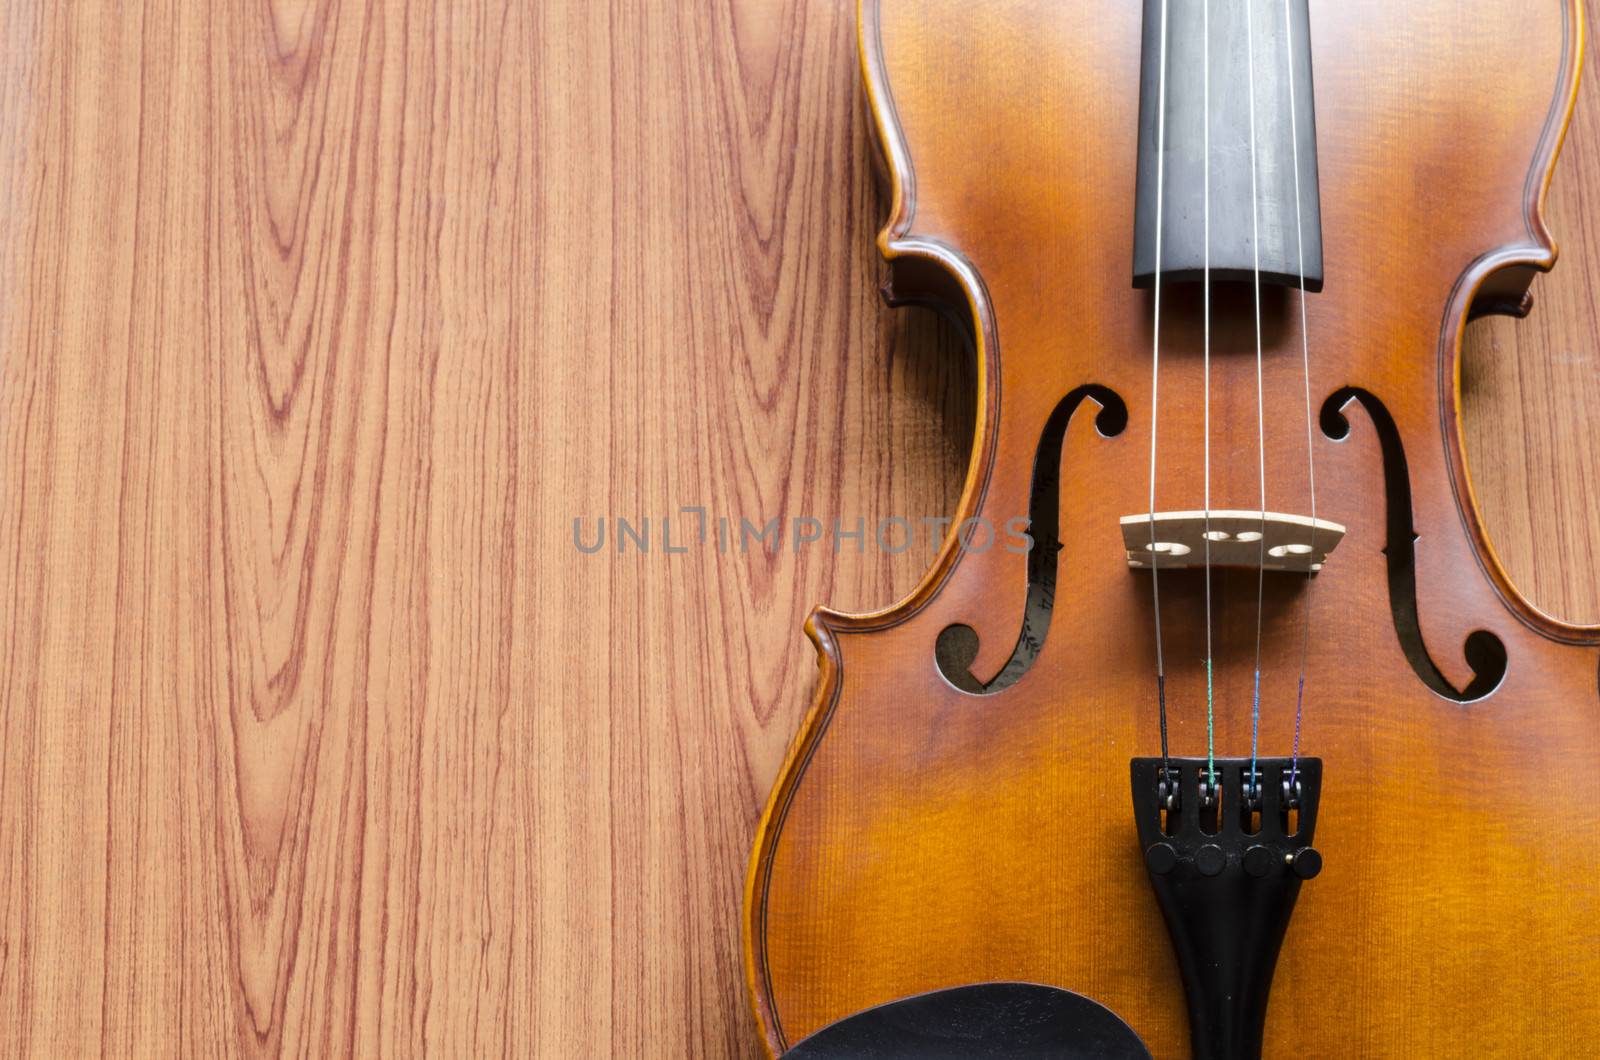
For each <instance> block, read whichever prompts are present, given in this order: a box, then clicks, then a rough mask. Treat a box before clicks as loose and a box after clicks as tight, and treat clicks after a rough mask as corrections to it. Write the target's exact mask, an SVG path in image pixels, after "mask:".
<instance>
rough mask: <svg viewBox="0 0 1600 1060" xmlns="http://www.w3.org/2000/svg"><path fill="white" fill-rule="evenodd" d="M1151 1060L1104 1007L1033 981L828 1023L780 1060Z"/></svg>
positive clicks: (959, 990) (899, 1004) (937, 996)
mask: <svg viewBox="0 0 1600 1060" xmlns="http://www.w3.org/2000/svg"><path fill="white" fill-rule="evenodd" d="M1046 1058H1048V1060H1150V1050H1148V1049H1146V1048H1145V1047H1144V1043H1143V1042H1142V1041H1140V1040H1139V1036H1138V1035H1137V1034H1135V1033H1133V1029H1132V1028H1131V1027H1129V1026H1128V1025H1127V1024H1126V1023H1124V1022H1122V1020H1121V1019H1119V1018H1118V1017H1117V1015H1116V1014H1115V1013H1114V1012H1112V1011H1111V1010H1110V1009H1108V1008H1106V1007H1105V1006H1104V1005H1100V1004H1097V1003H1096V1002H1093V1001H1090V1000H1089V999H1088V998H1086V997H1084V996H1082V995H1081V994H1074V993H1072V992H1071V991H1070V990H1058V989H1057V988H1055V987H1053V986H1038V985H1035V984H1033V983H978V984H975V985H972V986H958V987H952V988H951V989H949V990H936V991H934V992H933V993H931V994H918V995H917V996H915V997H908V998H903V999H901V1000H899V1001H891V1002H889V1003H888V1004H886V1005H879V1006H877V1007H876V1008H869V1009H867V1010H866V1011H864V1012H858V1013H856V1014H855V1015H853V1016H846V1017H845V1018H844V1019H842V1020H840V1021H839V1022H837V1023H831V1024H829V1025H828V1026H826V1027H824V1028H822V1029H821V1030H820V1031H818V1032H817V1033H815V1034H813V1035H811V1037H809V1038H807V1039H805V1040H804V1041H802V1042H800V1043H799V1044H798V1045H796V1046H795V1047H794V1048H793V1049H790V1050H789V1051H788V1052H787V1053H785V1054H784V1060H1046Z"/></svg>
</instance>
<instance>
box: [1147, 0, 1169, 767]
mask: <svg viewBox="0 0 1600 1060" xmlns="http://www.w3.org/2000/svg"><path fill="white" fill-rule="evenodd" d="M1168 3H1169V0H1161V48H1160V71H1159V72H1158V73H1157V75H1156V84H1157V89H1156V263H1155V266H1156V267H1155V278H1154V286H1155V313H1154V337H1153V339H1152V344H1151V353H1150V592H1151V596H1152V597H1153V600H1154V605H1155V608H1154V610H1155V632H1156V701H1157V704H1158V705H1159V709H1160V712H1161V769H1162V773H1161V775H1162V778H1163V779H1166V778H1167V777H1169V776H1170V775H1171V765H1172V761H1171V755H1170V754H1169V752H1168V749H1167V666H1166V659H1165V657H1164V655H1163V653H1162V648H1161V581H1160V578H1161V570H1160V568H1161V555H1160V553H1159V552H1157V551H1156V425H1157V423H1158V422H1159V421H1160V416H1159V412H1160V408H1161V390H1160V387H1161V229H1162V224H1163V220H1162V200H1163V199H1164V198H1165V182H1166V152H1167V8H1168Z"/></svg>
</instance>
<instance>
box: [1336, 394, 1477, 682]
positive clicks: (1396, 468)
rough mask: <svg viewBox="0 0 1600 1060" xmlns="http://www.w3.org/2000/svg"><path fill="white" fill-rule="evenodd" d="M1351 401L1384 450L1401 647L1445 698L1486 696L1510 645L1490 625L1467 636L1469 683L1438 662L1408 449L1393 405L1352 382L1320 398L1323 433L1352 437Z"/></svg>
mask: <svg viewBox="0 0 1600 1060" xmlns="http://www.w3.org/2000/svg"><path fill="white" fill-rule="evenodd" d="M1351 401H1357V402H1360V403H1361V407H1362V408H1364V409H1366V410H1367V417H1368V418H1369V419H1370V420H1371V421H1372V426H1373V428H1374V429H1376V431H1377V432H1378V444H1379V445H1380V446H1381V447H1382V450H1383V483H1384V494H1385V505H1386V524H1387V528H1386V532H1385V541H1384V547H1383V553H1384V555H1385V556H1386V557H1388V561H1389V610H1390V612H1391V614H1392V615H1393V617H1394V629H1395V633H1396V634H1397V635H1398V636H1399V638H1400V648H1401V650H1402V651H1403V652H1405V656H1406V661H1408V662H1409V663H1410V664H1411V669H1412V670H1413V671H1415V672H1416V675H1417V677H1418V678H1420V679H1421V681H1422V683H1423V684H1425V685H1427V686H1428V687H1429V688H1430V689H1432V690H1433V691H1434V692H1436V693H1438V694H1439V695H1441V696H1443V697H1444V698H1445V699H1449V700H1453V701H1454V702H1456V703H1470V702H1472V701H1474V700H1478V699H1483V698H1484V697H1486V696H1488V695H1489V694H1490V693H1492V692H1493V691H1494V690H1495V689H1496V688H1498V687H1500V682H1501V681H1502V680H1504V679H1505V676H1506V666H1507V657H1506V646H1505V644H1504V643H1503V642H1502V641H1501V640H1500V638H1499V637H1497V636H1495V635H1494V634H1493V633H1490V632H1489V631H1488V630H1486V629H1480V630H1477V631H1475V632H1473V633H1472V634H1470V635H1469V636H1468V637H1467V640H1466V644H1465V645H1464V647H1463V651H1462V654H1463V655H1464V656H1465V658H1466V662H1467V665H1468V666H1469V667H1471V668H1472V680H1471V681H1469V682H1467V686H1466V687H1465V688H1460V689H1458V688H1456V687H1455V686H1454V685H1452V684H1451V683H1450V682H1449V681H1448V680H1446V679H1445V676H1444V674H1443V673H1442V672H1441V671H1440V669H1439V667H1438V666H1437V665H1435V664H1434V661H1433V657H1432V656H1430V655H1429V654H1428V648H1427V645H1425V644H1424V643H1423V642H1422V627H1421V625H1420V624H1419V622H1418V620H1417V566H1416V541H1417V532H1416V529H1415V528H1414V527H1413V526H1412V522H1411V515H1412V509H1411V472H1410V470H1409V469H1408V468H1407V466H1406V454H1405V449H1404V448H1403V447H1402V446H1401V444H1400V430H1399V428H1398V427H1396V426H1395V422H1394V417H1393V416H1391V415H1389V410H1388V409H1387V408H1385V407H1384V404H1383V402H1382V401H1379V400H1378V398H1377V397H1376V396H1375V395H1374V394H1373V393H1372V392H1371V391H1369V390H1363V389H1362V388H1360V387H1353V386H1349V387H1344V388H1342V389H1339V390H1336V391H1334V392H1333V393H1332V394H1330V395H1329V396H1328V400H1327V401H1325V402H1323V403H1322V416H1321V420H1322V433H1323V434H1325V435H1327V436H1328V437H1329V438H1331V439H1333V440H1334V441H1342V440H1344V439H1345V438H1346V437H1348V436H1349V434H1350V421H1349V419H1347V418H1346V417H1345V414H1344V410H1345V409H1346V408H1348V407H1349V404H1350V402H1351Z"/></svg>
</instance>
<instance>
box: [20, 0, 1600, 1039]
mask: <svg viewBox="0 0 1600 1060" xmlns="http://www.w3.org/2000/svg"><path fill="white" fill-rule="evenodd" d="M853 8H854V5H853V4H852V3H847V2H844V0H820V2H819V0H736V2H734V3H731V4H684V3H672V2H666V0H633V2H627V3H613V4H588V3H577V2H560V0H558V2H554V3H533V4H529V3H488V2H483V0H454V2H450V3H443V2H441V3H434V4H427V3H420V2H419V3H409V4H405V3H400V2H395V0H374V2H370V3H357V2H345V0H275V2H264V0H252V2H249V3H244V4H232V5H230V4H223V5H206V4H201V3H196V2H187V3H186V2H179V0H145V2H140V3H130V4H125V5H112V4H109V3H85V4H53V3H44V2H40V0H18V2H13V3H9V4H6V5H4V6H0V87H3V91H0V207H3V208H0V447H3V463H0V501H3V507H0V512H3V516H0V607H3V608H4V610H3V612H0V664H3V670H0V748H3V751H0V1026H4V1027H5V1028H6V1030H7V1034H6V1036H5V1038H4V1040H3V1041H0V1053H4V1054H6V1055H19V1056H21V1055H32V1056H48V1057H56V1056H75V1055H91V1054H96V1053H98V1054H104V1055H109V1056H168V1055H175V1054H187V1055H229V1054H232V1055H279V1054H294V1055H306V1054H310V1055H339V1054H346V1053H358V1054H365V1055H416V1054H421V1053H424V1052H432V1053H434V1054H438V1055H469V1054H471V1055H479V1054H489V1053H501V1054H512V1055H537V1056H551V1057H566V1056H584V1055H613V1054H614V1055H649V1056H708V1057H715V1056H747V1055H753V1054H754V1052H755V1050H756V1040H755V1031H754V1027H753V1024H752V1021H751V1019H750V1016H749V1012H748V1006H747V1002H746V999H745V996H744V986H743V977H742V973H741V969H740V961H739V953H738V951H739V946H738V906H739V895H740V888H741V885H742V882H743V876H744V869H745V862H746V857H747V854H748V850H749V842H750V838H751V835H752V832H753V829H754V825H755V820H756V817H757V814H758V811H759V808H760V805H761V801H762V799H763V797H764V796H765V793H766V791H767V789H768V787H769V785H770V783H771V781H772V778H773V776H774V774H775V773H776V771H777V768H778V765H779V761H780V759H781V757H782V754H783V752H784V749H785V747H786V745H787V744H788V742H789V740H790V738H791V736H792V735H793V733H794V731H795V729H796V727H797V724H798V720H799V716H800V714H801V712H802V711H803V709H804V706H805V704H806V702H807V700H808V698H809V695H810V690H811V686H812V683H813V681H814V674H815V670H814V668H813V665H812V651H811V648H810V647H809V646H808V645H806V644H805V642H804V641H803V639H802V638H801V637H800V634H799V627H800V622H801V620H802V618H803V617H804V615H805V613H806V612H807V611H808V610H809V609H810V607H811V606H812V605H813V604H814V603H816V602H819V601H826V602H828V603H830V604H832V605H834V606H837V607H840V608H847V609H849V608H863V609H864V608H868V607H872V606H878V605H882V604H886V603H888V602H890V601H892V600H894V599H896V598H898V597H899V596H901V595H903V594H904V593H905V592H907V591H908V590H909V589H910V588H911V587H912V586H913V585H914V584H915V583H916V581H917V579H918V578H919V576H920V575H921V573H922V571H923V569H924V568H925V567H926V566H927V564H928V562H929V561H930V559H931V557H932V552H931V550H930V549H927V548H925V547H920V546H919V547H917V548H913V549H911V550H908V551H907V552H905V553H903V554H899V555H887V554H883V553H880V552H877V551H876V550H871V549H869V550H868V551H866V552H865V553H860V554H858V553H857V552H855V551H854V549H853V546H850V545H848V544H847V546H846V548H845V549H844V550H843V551H841V552H839V553H838V554H835V553H834V552H833V550H832V549H831V548H830V547H828V545H827V544H826V543H823V544H821V545H818V546H813V547H811V548H809V549H807V550H805V551H803V552H801V553H800V554H799V555H798V556H797V555H795V554H794V553H793V552H792V551H785V552H784V553H783V554H781V555H768V554H763V553H761V552H759V551H752V552H751V553H748V554H739V553H737V552H734V553H731V554H720V553H718V552H717V551H716V550H715V549H695V550H693V551H691V552H689V553H688V554H684V555H675V556H666V555H662V554H661V545H660V539H659V520H660V518H661V517H662V516H665V515H669V514H671V513H673V512H675V511H676V509H678V508H679V507H680V506H685V505H703V506H705V507H706V508H707V509H708V510H709V512H710V513H711V515H712V516H713V517H715V516H717V515H729V516H732V517H734V518H735V519H737V518H739V517H741V516H744V517H748V518H750V519H752V520H764V519H770V518H772V517H774V516H782V517H785V518H793V517H795V516H798V515H814V516H815V517H817V518H818V519H821V520H825V521H831V520H833V519H835V518H837V519H840V520H843V521H844V522H845V523H846V525H849V524H852V523H853V522H854V520H855V519H856V518H857V517H861V518H865V519H866V520H867V521H868V523H869V524H871V523H874V522H876V521H877V520H878V519H881V518H883V517H885V516H887V515H894V514H898V515H904V516H908V517H912V518H919V517H921V516H923V515H926V514H939V513H947V512H949V511H950V510H951V509H952V508H953V506H954V502H955V497H956V494H957V490H958V487H959V483H960V477H961V475H962V473H963V472H964V470H965V452H964V448H965V444H966V443H965V439H966V438H968V437H969V436H970V422H971V409H970V407H969V406H970V397H969V394H970V388H971V385H972V380H971V376H970V370H969V369H968V368H967V367H966V365H965V358H964V357H963V356H961V355H959V354H958V353H957V352H956V351H957V343H956V342H955V340H954V337H953V335H952V333H951V332H950V331H949V330H948V329H947V328H945V327H944V326H942V325H939V324H936V323H935V322H934V321H933V319H932V318H931V317H930V316H929V315H927V314H920V313H918V314H906V313H891V312H889V311H887V310H885V309H883V308H882V307H881V305H880V304H879V302H878V300H877V298H876V296H875V294H874V288H875V287H876V284H877V282H878V280H879V278H880V276H881V271H880V266H879V263H878V260H877V255H876V252H875V250H874V249H873V247H872V235H873V233H874V232H875V231H876V229H877V226H878V224H879V222H880V220H881V216H882V208H881V206H880V205H879V203H878V202H877V199H876V196H875V194H874V192H873V189H872V185H871V180H870V162H869V153H868V148H867V136H866V125H865V121H864V117H863V114H862V106H861V97H860V89H859V87H858V80H859V79H858V74H857V69H856V63H855V44H854V11H853ZM1586 96H1587V97H1588V101H1587V102H1586V103H1585V104H1582V105H1580V109H1579V120H1578V123H1577V124H1576V125H1575V127H1574V132H1573V140H1572V144H1571V146H1570V148H1569V152H1568V155H1567V161H1566V168H1565V169H1564V170H1563V172H1562V173H1561V174H1560V175H1558V177H1557V181H1556V185H1555V202H1554V205H1553V207H1552V210H1551V218H1552V224H1553V227H1554V229H1555V232H1556V234H1557V236H1558V237H1559V238H1560V239H1561V241H1562V243H1563V246H1564V250H1565V253H1566V258H1565V260H1564V267H1563V268H1561V269H1559V270H1558V271H1557V272H1556V273H1555V274H1553V275H1552V276H1550V277H1548V278H1546V279H1542V280H1541V281H1540V282H1539V285H1538V287H1537V289H1536V290H1537V292H1538V293H1539V295H1540V297H1541V299H1542V302H1541V304H1540V306H1539V308H1538V309H1537V311H1536V313H1535V315H1534V317H1533V318H1532V319H1530V320H1529V321H1527V322H1525V323H1520V324H1516V325H1510V324H1505V323H1502V322H1495V323H1493V324H1490V325H1487V326H1483V327H1484V331H1483V333H1481V334H1479V335H1477V336H1476V339H1477V341H1478V343H1479V345H1478V346H1477V347H1476V351H1477V352H1476V353H1475V354H1474V357H1473V358H1472V359H1471V360H1470V362H1469V364H1470V365H1471V366H1472V367H1473V368H1474V373H1473V374H1471V375H1469V381H1470V382H1471V383H1472V387H1471V389H1470V390H1469V393H1470V394H1471V396H1472V399H1473V403H1472V405H1471V406H1470V408H1469V413H1470V415H1471V419H1469V424H1470V425H1471V427H1472V435H1471V438H1472V450H1471V451H1472V455H1473V457H1474V459H1475V460H1476V461H1477V463H1476V466H1477V467H1478V468H1479V480H1480V481H1479V485H1480V492H1481V494H1482V496H1483V499H1484V503H1485V507H1486V509H1487V510H1488V518H1489V520H1490V522H1491V525H1492V528H1493V529H1494V531H1495V533H1496V540H1497V543H1498V544H1499V545H1500V547H1501V549H1502V552H1503V553H1504V555H1505V558H1506V560H1507V563H1508V565H1509V567H1510V569H1511V570H1512V572H1513V575H1514V577H1515V578H1516V579H1517V580H1518V581H1519V583H1521V584H1526V585H1529V586H1531V590H1532V595H1533V596H1534V598H1535V599H1536V600H1538V601H1540V602H1542V603H1544V604H1546V606H1548V607H1549V608H1550V609H1552V610H1554V611H1556V612H1557V613H1560V614H1563V615H1566V616H1567V617H1570V618H1573V619H1588V620H1594V619H1596V618H1600V609H1596V608H1595V607H1594V606H1593V603H1594V601H1595V600H1596V599H1597V598H1600V593H1597V589H1596V585H1595V582H1594V581H1593V579H1594V577H1595V573H1594V572H1595V570H1596V566H1595V564H1593V562H1592V560H1591V557H1592V556H1593V555H1594V554H1595V552H1596V551H1597V548H1600V528H1597V526H1596V523H1595V521H1594V520H1593V519H1592V518H1591V517H1590V515H1591V513H1592V512H1593V510H1594V508H1595V506H1596V504H1597V503H1600V501H1597V500H1596V498H1597V497H1600V494H1597V492H1596V490H1597V486H1596V483H1597V482H1600V479H1597V478H1596V475H1600V469H1597V468H1596V467H1595V466H1594V464H1595V459H1596V457H1595V451H1596V447H1595V445H1594V439H1593V433H1592V431H1593V428H1592V425H1591V424H1592V420H1593V410H1594V409H1595V408H1597V407H1600V395H1597V393H1596V391H1597V389H1600V383H1597V374H1600V373H1597V368H1596V365H1597V358H1600V338H1597V324H1596V315H1595V308H1594V307H1595V303H1596V299H1595V296H1594V293H1593V292H1594V290H1595V288H1594V287H1593V286H1592V281H1591V280H1590V279H1589V276H1592V275H1593V274H1594V273H1593V267H1594V265H1596V264H1600V246H1597V245H1596V233H1597V232H1600V201H1597V200H1596V199H1595V197H1594V188H1595V187H1596V185H1597V181H1600V124H1597V122H1600V95H1597V85H1596V80H1595V79H1591V80H1590V82H1589V84H1588V87H1587V89H1586ZM1584 160H1587V161H1584ZM1584 273H1588V276H1586V275H1584ZM575 516H581V517H584V518H585V520H586V526H587V527H588V528H589V530H590V532H592V529H593V527H594V521H595V520H596V519H598V518H599V517H601V516H606V517H608V518H610V519H615V517H617V516H625V517H628V518H630V519H631V520H638V519H640V518H643V517H651V518H652V520H653V521H654V522H655V525H656V526H657V532H656V535H655V541H654V548H653V550H652V552H651V554H649V555H648V556H640V555H637V554H636V553H634V552H632V551H631V550H630V552H629V553H628V554H626V555H618V554H617V553H616V551H615V548H614V544H615V542H614V539H613V542H612V546H613V547H611V548H609V549H608V550H607V551H606V553H604V554H601V555H595V556H585V555H581V554H580V553H578V552H577V551H576V550H575V549H574V547H573V545H572V537H571V535H572V528H571V521H572V519H573V517H575ZM608 525H612V524H608ZM693 525H694V524H693V521H692V517H691V519H690V520H688V521H684V522H679V523H677V524H675V532H679V531H683V530H687V529H692V527H693ZM680 540H681V539H680ZM1536 543H1537V547H1535V544H1536ZM1585 579H1588V580H1587V581H1585Z"/></svg>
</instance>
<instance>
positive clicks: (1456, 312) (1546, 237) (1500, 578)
mask: <svg viewBox="0 0 1600 1060" xmlns="http://www.w3.org/2000/svg"><path fill="white" fill-rule="evenodd" d="M1561 11H1562V41H1563V55H1562V59H1561V66H1560V69H1559V71H1558V72H1557V75H1556V84H1555V89H1554V92H1553V95H1552V99H1551V104H1550V109H1549V111H1548V112H1547V114H1546V117H1545V125H1544V131H1543V133H1542V135H1541V136H1540V139H1539V144H1538V147H1537V149H1536V150H1535V151H1534V156H1533V159H1532V161H1531V162H1530V163H1529V166H1528V176H1527V180H1526V182H1525V190H1524V195H1523V207H1522V209H1523V217H1522V220H1523V224H1524V227H1525V230H1526V232H1527V235H1528V239H1527V241H1526V242H1522V243H1513V244H1502V245H1500V246H1497V247H1493V248H1491V249H1489V250H1487V251H1486V252H1485V253H1483V254H1481V255H1480V256H1479V257H1478V258H1477V259H1476V260H1474V261H1473V262H1472V264H1471V265H1469V266H1468V267H1467V269H1466V270H1465V271H1464V272H1463V273H1462V274H1461V276H1460V278H1458V279H1457V281H1456V285H1455V287H1454V289H1453V290H1452V291H1451V294H1450V298H1449V301H1448V302H1447V303H1446V305H1445V309H1444V315H1443V319H1442V321H1441V326H1440V332H1439V408H1440V418H1441V422H1440V429H1441V432H1442V435H1443V442H1444V450H1445V461H1446V464H1447V465H1448V467H1449V474H1450V487H1451V491H1452V493H1453V494H1454V497H1455V502H1456V510H1457V512H1458V513H1459V515H1460V518H1461V522H1462V528H1463V530H1464V531H1465V533H1466V536H1467V540H1468V543H1469V545H1470V546H1471V548H1472V553H1473V556H1474V557H1475V558H1476V559H1477V562H1478V566H1479V568H1480V570H1481V571H1482V572H1483V574H1484V576H1485V578H1486V579H1487V580H1488V582H1489V584H1490V586H1491V588H1493V590H1494V592H1495V595H1497V596H1498V597H1499V598H1500V602H1501V603H1502V604H1503V605H1504V607H1505V608H1506V610H1507V611H1509V612H1510V613H1511V615H1512V616H1513V617H1514V618H1516V619H1517V620H1518V621H1519V622H1521V623H1522V624H1523V625H1525V626H1527V627H1528V628H1529V629H1531V630H1533V631H1534V632H1535V633H1537V634H1539V635H1540V636H1542V637H1544V638H1546V639H1547V640H1552V641H1556V642H1558V643H1562V644H1571V645H1577V646H1594V645H1600V623H1578V622H1569V621H1567V620H1565V619H1562V618H1558V617H1556V616H1555V615H1552V614H1550V613H1549V612H1548V611H1545V610H1544V609H1542V608H1540V607H1539V606H1538V605H1537V604H1535V603H1534V602H1533V601H1532V600H1530V599H1528V597H1527V595H1526V594H1524V593H1523V591H1522V590H1521V589H1520V588H1518V586H1517V584H1516V582H1515V581H1514V580H1513V579H1512V578H1511V575H1510V573H1509V572H1508V571H1507V570H1506V567H1505V563H1504V561H1503V560H1502V559H1501V558H1500V554H1499V552H1498V550H1496V548H1495V547H1494V543H1493V540H1492V538H1491V536H1490V534H1489V531H1488V528H1487V526H1485V524H1484V520H1483V511H1482V506H1481V505H1480V503H1479V500H1478V495H1477V490H1476V489H1475V488H1474V486H1473V484H1472V475H1471V462H1470V460H1469V459H1468V457H1467V451H1466V436H1465V430H1464V425H1463V423H1462V418H1461V351H1462V342H1463V340H1464V338H1465V335H1466V326H1467V324H1468V323H1469V322H1470V321H1471V320H1473V319H1474V318H1475V317H1476V316H1479V315H1483V314H1484V313H1504V314H1507V315H1511V316H1517V317H1525V316H1527V315H1528V312H1529V311H1530V310H1531V308H1532V295H1531V291H1530V286H1531V284H1532V283H1533V280H1534V278H1535V277H1536V276H1537V275H1539V274H1541V273H1548V272H1550V271H1551V270H1552V269H1553V268H1555V265H1556V261H1557V259H1558V257H1559V256H1560V248H1559V247H1558V245H1557V243H1556V240H1555V237H1554V236H1553V235H1552V234H1551V231H1550V226H1549V221H1548V219H1547V218H1546V216H1545V206H1546V202H1547V200H1548V198H1549V192H1550V184H1551V181H1552V180H1553V179H1554V177H1555V170H1556V165H1557V163H1558V162H1559V161H1560V157H1561V149H1562V147H1563V146H1564V144H1565V142H1566V138H1567V132H1568V130H1569V128H1570V127H1571V124H1572V115H1573V111H1574V110H1575V108H1576V106H1577V100H1578V88H1579V84H1580V82H1581V80H1582V76H1583V59H1584V53H1585V48H1586V43H1587V40H1586V38H1587V25H1586V19H1585V12H1584V4H1583V0H1562V7H1561ZM1496 281H1499V283H1496Z"/></svg>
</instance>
